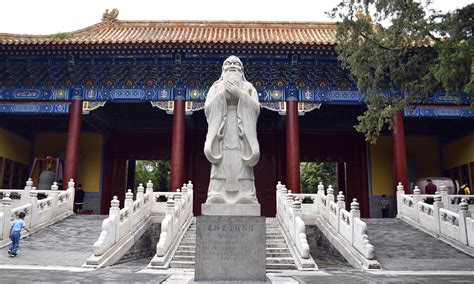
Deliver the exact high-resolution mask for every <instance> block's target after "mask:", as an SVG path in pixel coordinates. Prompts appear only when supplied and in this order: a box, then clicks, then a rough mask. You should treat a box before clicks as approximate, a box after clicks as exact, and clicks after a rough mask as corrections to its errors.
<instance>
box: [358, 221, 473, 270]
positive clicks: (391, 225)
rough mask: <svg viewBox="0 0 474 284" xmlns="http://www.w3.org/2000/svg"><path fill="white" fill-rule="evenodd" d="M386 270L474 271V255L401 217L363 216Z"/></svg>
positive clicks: (372, 242)
mask: <svg viewBox="0 0 474 284" xmlns="http://www.w3.org/2000/svg"><path fill="white" fill-rule="evenodd" d="M363 221H364V222H366V223H367V235H368V237H369V241H370V243H371V244H372V245H374V247H375V257H376V259H377V260H378V261H379V262H380V264H381V265H382V268H383V269H384V270H398V271H400V270H405V271H407V270H411V271H412V270H417V271H420V270H424V271H474V258H472V257H470V256H469V255H467V254H464V253H463V252H461V251H459V250H457V249H456V248H454V247H452V246H450V245H448V244H446V243H445V242H443V241H440V240H439V239H437V238H435V237H433V236H431V235H429V234H427V233H425V232H423V231H421V230H419V229H417V228H415V227H413V226H411V225H409V224H408V223H406V222H404V221H402V220H400V219H391V218H387V219H375V218H371V219H363Z"/></svg>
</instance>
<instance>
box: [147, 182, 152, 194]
mask: <svg viewBox="0 0 474 284" xmlns="http://www.w3.org/2000/svg"><path fill="white" fill-rule="evenodd" d="M146 193H150V194H151V193H153V183H152V182H151V180H149V181H148V182H147V183H146Z"/></svg>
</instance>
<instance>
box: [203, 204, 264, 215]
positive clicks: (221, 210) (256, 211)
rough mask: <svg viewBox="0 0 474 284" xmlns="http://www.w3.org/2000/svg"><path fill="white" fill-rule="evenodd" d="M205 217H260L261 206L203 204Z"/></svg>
mask: <svg viewBox="0 0 474 284" xmlns="http://www.w3.org/2000/svg"><path fill="white" fill-rule="evenodd" d="M201 214H202V215H204V216H260V204H209V203H204V204H201Z"/></svg>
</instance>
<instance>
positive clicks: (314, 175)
mask: <svg viewBox="0 0 474 284" xmlns="http://www.w3.org/2000/svg"><path fill="white" fill-rule="evenodd" d="M300 173H301V192H302V193H316V192H317V191H318V188H317V187H318V184H319V182H323V184H324V186H325V187H327V186H328V185H332V186H333V188H334V189H336V183H337V181H336V164H335V163H316V162H302V163H301V164H300Z"/></svg>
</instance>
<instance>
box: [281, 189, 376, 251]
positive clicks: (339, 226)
mask: <svg viewBox="0 0 474 284" xmlns="http://www.w3.org/2000/svg"><path fill="white" fill-rule="evenodd" d="M305 199H306V200H308V199H309V200H312V203H310V204H303V206H301V208H302V210H298V208H299V207H300V205H299V203H300V200H305ZM344 199H345V197H344V195H343V194H342V192H339V194H338V195H337V197H336V196H335V195H334V189H333V188H332V186H328V188H327V193H325V190H324V185H323V184H322V183H320V184H319V185H318V192H317V194H294V193H291V190H288V189H286V187H285V186H284V185H282V184H281V183H280V182H278V184H277V218H278V219H279V221H280V223H281V224H283V227H284V229H285V230H287V231H288V232H290V234H289V235H290V236H291V238H290V239H291V242H292V245H294V246H295V247H297V248H298V247H301V248H303V249H302V250H300V249H298V252H300V254H301V256H302V257H306V256H307V254H306V253H307V251H306V245H307V241H306V235H304V239H303V235H302V234H304V231H302V230H301V228H299V231H298V233H299V235H295V234H294V233H292V232H291V230H294V227H292V226H294V225H293V224H295V223H296V222H299V220H302V221H303V218H302V217H303V215H304V214H317V215H320V216H322V218H323V219H324V220H325V221H326V222H327V224H329V226H330V227H331V228H332V229H333V230H334V231H335V233H336V234H338V235H339V236H340V237H341V238H343V239H344V240H345V241H347V242H348V243H349V244H350V245H351V246H352V247H353V248H354V249H355V250H356V251H357V252H358V253H360V255H362V256H363V257H364V258H365V259H368V260H372V259H374V257H375V252H374V246H373V245H371V244H370V243H369V240H368V237H367V225H366V223H365V222H363V221H362V220H361V219H360V210H359V203H357V199H355V198H354V200H353V202H352V203H351V210H350V211H347V210H346V209H345V207H346V203H345V201H344ZM295 200H297V201H295ZM295 208H296V210H295ZM297 217H298V218H299V219H297V220H298V221H295V220H296V218H297ZM302 227H304V222H302ZM308 254H309V251H308Z"/></svg>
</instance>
